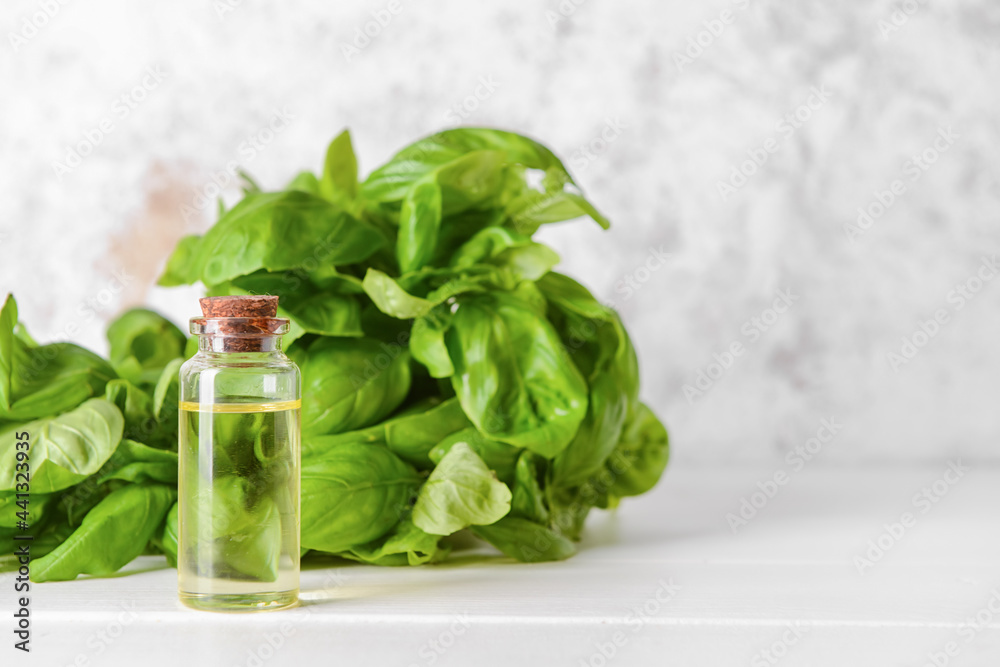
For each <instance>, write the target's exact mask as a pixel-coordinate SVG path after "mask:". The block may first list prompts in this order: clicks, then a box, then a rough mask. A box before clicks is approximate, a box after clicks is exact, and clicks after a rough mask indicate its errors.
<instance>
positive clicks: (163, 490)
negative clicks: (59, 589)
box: [31, 484, 177, 582]
mask: <svg viewBox="0 0 1000 667" xmlns="http://www.w3.org/2000/svg"><path fill="white" fill-rule="evenodd" d="M176 498H177V492H176V491H175V490H174V489H171V488H168V487H166V486H162V485H160V484H149V485H146V484H143V485H138V484H129V485H128V486H124V487H122V488H120V489H118V490H117V491H112V492H111V493H110V494H109V495H108V496H107V497H106V498H104V499H103V500H102V501H101V502H100V503H98V504H97V506H96V507H94V509H92V510H91V511H90V512H89V513H88V514H87V516H86V517H85V518H84V519H83V523H82V524H81V525H80V527H79V528H78V529H77V530H76V531H74V532H73V534H72V535H70V536H69V538H68V539H67V540H66V541H65V542H63V543H62V544H60V545H59V546H58V547H56V549H55V550H53V551H52V552H51V553H49V554H47V555H46V556H43V557H42V558H39V559H37V560H35V561H34V563H33V564H32V568H31V580H32V581H35V582H44V581H67V580H70V579H75V578H76V577H77V575H80V574H92V575H106V574H111V573H113V572H116V571H118V570H119V569H121V567H123V566H124V565H126V564H127V563H128V562H129V561H131V560H132V559H133V558H135V557H136V556H138V555H139V554H141V553H142V551H143V549H145V547H146V543H148V542H149V539H150V538H151V537H152V536H153V533H154V531H155V530H156V528H157V527H158V526H159V525H160V522H161V521H162V520H163V517H164V516H165V515H166V513H167V511H168V510H169V509H170V507H171V505H173V504H174V501H175V500H176Z"/></svg>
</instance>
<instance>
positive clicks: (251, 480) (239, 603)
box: [177, 296, 301, 611]
mask: <svg viewBox="0 0 1000 667" xmlns="http://www.w3.org/2000/svg"><path fill="white" fill-rule="evenodd" d="M201 307H202V312H203V314H204V317H196V318H192V319H191V333H193V334H195V335H196V336H198V354H196V355H195V356H194V357H192V358H191V359H189V360H188V361H187V362H186V363H185V364H184V365H183V366H181V369H180V410H179V414H180V431H179V434H180V435H179V440H180V442H179V454H180V477H179V498H180V507H179V530H178V532H179V536H178V549H177V573H178V588H179V595H180V599H181V601H182V602H183V603H184V604H186V605H187V606H189V607H193V608H196V609H205V610H213V611H255V610H265V609H282V608H285V607H289V606H292V605H294V604H296V602H297V600H298V591H299V465H300V461H299V459H300V434H299V408H300V405H301V400H300V398H301V396H300V391H301V376H300V373H299V369H298V367H297V366H296V365H295V363H294V362H292V361H291V360H290V359H289V358H288V357H287V356H285V354H284V353H283V352H282V351H281V335H282V334H284V333H286V332H287V331H288V320H286V319H279V318H277V317H275V315H276V313H277V297H269V296H248V297H214V298H208V299H201Z"/></svg>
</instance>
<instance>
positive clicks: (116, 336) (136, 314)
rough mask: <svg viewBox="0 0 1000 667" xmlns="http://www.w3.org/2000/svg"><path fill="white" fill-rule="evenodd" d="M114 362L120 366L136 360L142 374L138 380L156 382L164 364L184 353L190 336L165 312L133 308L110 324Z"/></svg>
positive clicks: (138, 381) (111, 356) (109, 330)
mask: <svg viewBox="0 0 1000 667" xmlns="http://www.w3.org/2000/svg"><path fill="white" fill-rule="evenodd" d="M107 337H108V342H109V343H110V344H111V355H110V358H111V364H112V366H114V367H115V368H116V369H117V368H119V367H120V366H121V365H122V364H125V363H127V362H129V360H134V361H135V363H136V365H137V366H138V368H139V369H141V371H142V373H141V375H140V377H138V378H134V379H133V381H134V382H137V383H148V384H153V383H155V382H156V380H157V379H158V378H159V377H160V373H161V372H162V371H163V367H164V366H166V365H167V363H169V362H170V361H172V360H173V359H175V358H177V357H179V356H181V355H182V354H183V353H184V346H185V345H186V344H187V336H185V335H184V332H182V331H181V330H180V329H178V328H177V326H176V325H174V323H173V322H171V321H170V320H168V319H166V318H164V317H163V316H162V315H160V314H158V313H155V312H153V311H151V310H146V309H145V308H133V309H131V310H128V311H126V312H125V313H123V314H122V315H120V316H119V317H118V319H116V320H115V321H114V322H112V323H111V325H110V326H109V327H108V331H107Z"/></svg>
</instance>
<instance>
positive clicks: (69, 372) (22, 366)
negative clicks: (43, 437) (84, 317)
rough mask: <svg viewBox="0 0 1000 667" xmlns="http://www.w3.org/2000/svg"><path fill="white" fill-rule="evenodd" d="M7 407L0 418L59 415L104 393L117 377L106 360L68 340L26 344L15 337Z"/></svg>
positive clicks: (10, 360) (10, 363) (9, 419)
mask: <svg viewBox="0 0 1000 667" xmlns="http://www.w3.org/2000/svg"><path fill="white" fill-rule="evenodd" d="M11 347H12V349H13V355H12V358H10V359H8V360H7V364H6V366H7V367H8V368H10V374H9V375H5V380H7V379H9V382H10V395H9V407H8V408H7V409H0V420H7V421H19V420H27V419H37V418H39V417H47V416H49V415H54V414H58V413H60V412H64V411H66V410H69V409H71V408H74V407H76V406H77V405H80V403H82V402H83V401H85V400H86V399H88V398H90V397H92V396H100V395H101V394H103V393H104V387H105V385H106V384H107V383H108V381H110V380H112V379H114V378H115V377H116V374H115V371H114V369H112V368H111V366H110V365H109V364H108V362H106V361H104V360H103V359H101V358H100V357H99V356H97V355H96V354H94V353H93V352H91V351H89V350H85V349H84V348H82V347H79V346H77V345H73V344H71V343H52V344H50V345H42V346H39V347H28V346H27V345H25V344H24V343H23V342H22V341H21V340H20V339H18V338H17V336H16V335H15V336H14V340H13V341H12V344H11Z"/></svg>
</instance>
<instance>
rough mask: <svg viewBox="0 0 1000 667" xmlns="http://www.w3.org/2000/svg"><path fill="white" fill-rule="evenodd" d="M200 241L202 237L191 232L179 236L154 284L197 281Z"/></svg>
mask: <svg viewBox="0 0 1000 667" xmlns="http://www.w3.org/2000/svg"><path fill="white" fill-rule="evenodd" d="M220 215H221V214H220ZM201 241H202V237H201V235H199V234H191V235H188V236H185V237H183V238H181V240H180V241H178V242H177V247H175V248H174V251H173V253H171V255H170V257H169V258H168V259H167V266H166V268H165V269H163V275H161V276H160V278H159V280H157V281H156V284H157V285H160V286H161V287H174V286H176V285H189V284H191V283H194V282H197V281H198V279H199V274H200V267H199V266H198V263H197V262H198V251H199V249H200V248H201Z"/></svg>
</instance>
